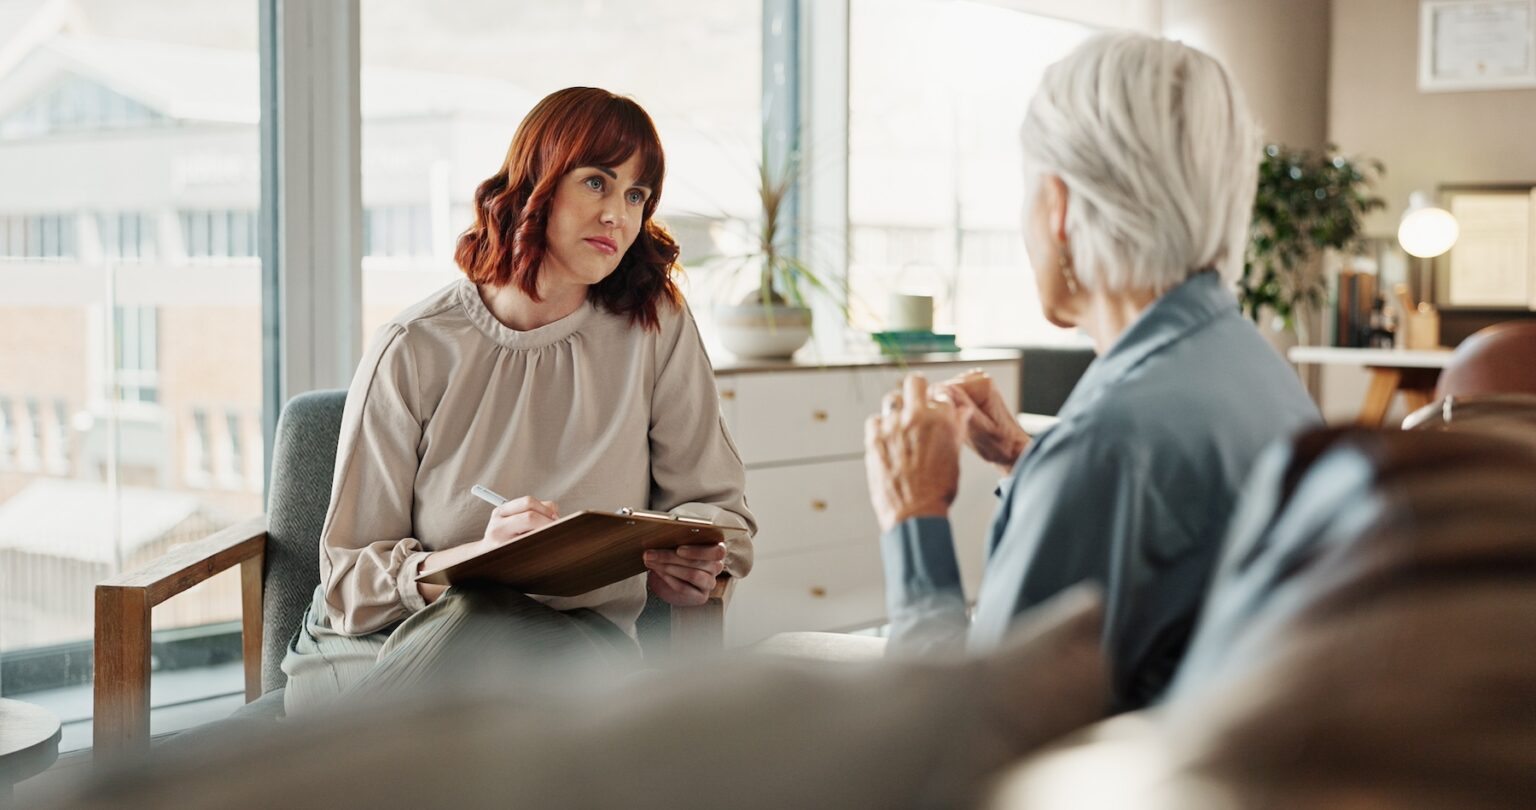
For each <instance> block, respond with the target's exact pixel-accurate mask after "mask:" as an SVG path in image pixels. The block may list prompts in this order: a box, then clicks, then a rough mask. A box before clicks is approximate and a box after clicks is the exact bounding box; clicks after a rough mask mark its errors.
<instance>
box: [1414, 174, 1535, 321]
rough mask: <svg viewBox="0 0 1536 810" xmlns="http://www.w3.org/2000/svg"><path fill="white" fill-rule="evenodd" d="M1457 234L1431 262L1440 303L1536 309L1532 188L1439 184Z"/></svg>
mask: <svg viewBox="0 0 1536 810" xmlns="http://www.w3.org/2000/svg"><path fill="white" fill-rule="evenodd" d="M1440 200H1441V202H1442V204H1443V205H1444V206H1445V208H1446V210H1448V211H1450V212H1451V215H1452V216H1454V217H1456V223H1457V225H1458V227H1459V228H1460V234H1459V235H1458V236H1457V238H1456V243H1455V245H1453V246H1452V247H1451V249H1450V251H1448V252H1447V253H1445V254H1444V255H1441V256H1439V257H1437V258H1436V259H1435V262H1434V267H1435V275H1436V279H1435V286H1436V288H1437V291H1438V295H1437V298H1438V300H1439V304H1440V305H1441V306H1442V307H1444V308H1449V309H1458V308H1469V309H1528V310H1536V186H1533V185H1532V184H1529V183H1518V184H1509V185H1475V186H1460V185H1458V186H1441V187H1440Z"/></svg>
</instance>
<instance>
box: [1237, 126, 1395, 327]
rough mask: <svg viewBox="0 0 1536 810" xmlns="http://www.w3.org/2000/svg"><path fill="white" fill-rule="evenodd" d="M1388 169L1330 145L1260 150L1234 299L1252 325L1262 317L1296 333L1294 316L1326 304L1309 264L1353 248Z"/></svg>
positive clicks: (1379, 201) (1323, 287) (1375, 205)
mask: <svg viewBox="0 0 1536 810" xmlns="http://www.w3.org/2000/svg"><path fill="white" fill-rule="evenodd" d="M1385 172H1386V168H1385V167H1384V166H1382V164H1381V161H1379V160H1370V159H1364V158H1351V157H1345V156H1343V155H1340V154H1337V153H1336V151H1335V147H1334V146H1333V145H1332V144H1329V145H1328V146H1326V147H1325V148H1324V149H1322V150H1305V149H1288V148H1286V147H1285V146H1282V145H1279V144H1269V145H1268V146H1266V147H1264V158H1263V161H1262V162H1261V163H1260V164H1259V187H1258V194H1257V196H1255V198H1254V201H1253V222H1252V224H1251V226H1250V228H1249V243H1248V254H1247V257H1246V260H1245V262H1244V264H1243V275H1242V278H1241V279H1240V280H1239V282H1238V300H1239V301H1240V302H1241V303H1242V307H1243V312H1244V313H1246V314H1247V315H1248V316H1249V317H1250V318H1252V319H1253V321H1254V323H1255V324H1261V325H1262V318H1264V317H1266V314H1267V316H1268V317H1269V318H1271V319H1272V323H1271V324H1270V326H1271V328H1273V329H1275V330H1276V331H1282V330H1283V331H1293V330H1295V328H1296V322H1297V315H1298V314H1299V313H1302V312H1305V311H1308V310H1309V309H1311V308H1313V307H1316V306H1318V305H1320V304H1321V303H1322V302H1323V300H1324V297H1325V295H1326V293H1327V284H1326V282H1325V281H1324V279H1323V278H1322V274H1321V273H1320V272H1318V270H1317V268H1316V266H1315V264H1314V263H1313V262H1312V259H1314V258H1316V257H1317V256H1319V255H1321V253H1322V251H1324V250H1330V249H1331V250H1339V251H1347V250H1352V249H1354V248H1355V247H1356V246H1357V245H1358V243H1359V242H1360V240H1361V238H1362V233H1361V227H1362V224H1361V220H1362V218H1363V217H1364V216H1365V215H1366V214H1368V213H1370V212H1371V211H1374V210H1376V209H1378V208H1381V207H1382V206H1383V205H1385V203H1384V202H1383V201H1382V199H1381V198H1380V197H1377V196H1375V195H1374V194H1372V193H1371V187H1372V186H1373V185H1374V184H1375V182H1376V180H1377V179H1378V178H1380V176H1381V175H1382V174H1384V173H1385Z"/></svg>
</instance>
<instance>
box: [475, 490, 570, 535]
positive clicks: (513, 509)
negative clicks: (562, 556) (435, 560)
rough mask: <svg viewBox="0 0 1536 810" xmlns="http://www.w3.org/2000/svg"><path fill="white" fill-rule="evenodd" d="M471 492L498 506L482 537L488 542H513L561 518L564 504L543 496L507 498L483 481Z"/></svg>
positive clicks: (493, 511)
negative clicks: (546, 499) (492, 489)
mask: <svg viewBox="0 0 1536 810" xmlns="http://www.w3.org/2000/svg"><path fill="white" fill-rule="evenodd" d="M470 492H472V493H474V495H475V497H477V498H479V499H481V500H483V501H485V502H486V503H489V504H490V505H492V506H494V507H496V508H495V509H493V510H491V519H490V520H489V521H487V522H486V524H485V535H484V536H483V537H482V538H481V539H480V542H481V544H482V545H484V546H499V545H503V544H505V543H510V542H511V541H513V540H516V539H517V538H519V537H522V536H523V535H525V534H527V533H529V532H531V531H533V530H534V529H539V528H543V527H544V526H548V525H549V524H551V523H554V522H555V521H556V520H559V519H560V508H559V506H558V505H557V504H556V503H555V502H554V501H544V500H539V499H538V498H535V497H533V496H532V495H524V496H522V497H521V498H513V499H512V500H507V499H506V498H503V497H502V496H500V495H497V494H496V493H495V492H492V491H491V490H489V489H487V488H485V487H483V486H480V485H479V484H476V485H475V486H474V487H473V488H472V489H470Z"/></svg>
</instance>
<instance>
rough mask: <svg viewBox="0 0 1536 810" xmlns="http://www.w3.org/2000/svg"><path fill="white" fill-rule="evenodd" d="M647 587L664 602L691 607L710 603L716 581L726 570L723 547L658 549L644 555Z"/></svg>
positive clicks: (711, 545) (717, 544)
mask: <svg viewBox="0 0 1536 810" xmlns="http://www.w3.org/2000/svg"><path fill="white" fill-rule="evenodd" d="M645 567H646V568H648V569H650V576H649V577H648V578H647V584H649V585H650V587H651V592H652V593H654V594H656V595H657V596H658V597H660V598H661V600H662V601H663V602H666V603H667V604H669V605H676V606H678V607H693V606H695V605H702V604H704V603H705V602H707V601H709V594H710V592H711V591H713V590H714V589H715V578H716V577H718V576H720V572H721V571H724V570H725V544H724V543H711V544H708V545H699V546H678V547H677V548H676V549H664V548H657V549H651V550H650V551H647V552H645Z"/></svg>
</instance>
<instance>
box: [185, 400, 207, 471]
mask: <svg viewBox="0 0 1536 810" xmlns="http://www.w3.org/2000/svg"><path fill="white" fill-rule="evenodd" d="M189 438H190V441H189V444H188V446H189V447H190V448H192V449H191V450H190V451H189V455H188V461H187V480H188V481H189V482H196V484H195V485H197V486H207V485H208V481H209V480H210V479H212V478H213V429H212V427H210V426H209V424H208V410H207V409H206V408H193V409H192V435H191V437H189Z"/></svg>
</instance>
